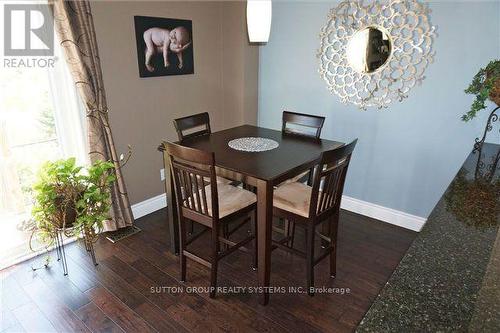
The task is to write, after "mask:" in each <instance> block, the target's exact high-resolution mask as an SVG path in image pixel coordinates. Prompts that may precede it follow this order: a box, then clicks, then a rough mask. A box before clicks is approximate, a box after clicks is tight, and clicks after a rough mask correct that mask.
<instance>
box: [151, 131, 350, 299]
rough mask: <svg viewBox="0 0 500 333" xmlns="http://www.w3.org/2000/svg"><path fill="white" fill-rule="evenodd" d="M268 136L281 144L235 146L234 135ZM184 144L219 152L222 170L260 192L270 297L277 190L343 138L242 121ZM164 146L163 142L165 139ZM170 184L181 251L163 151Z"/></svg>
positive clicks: (174, 242)
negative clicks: (263, 147)
mask: <svg viewBox="0 0 500 333" xmlns="http://www.w3.org/2000/svg"><path fill="white" fill-rule="evenodd" d="M247 137H251V138H266V139H271V140H274V141H275V142H277V143H278V146H277V147H276V148H274V149H271V150H267V151H260V152H249V151H241V150H236V149H233V148H231V147H229V145H228V143H229V141H231V140H233V139H238V138H247ZM177 144H180V145H182V146H185V147H190V148H195V149H199V150H202V151H206V152H214V154H215V166H216V173H217V175H218V176H221V177H224V178H228V179H231V180H234V181H240V182H243V183H245V184H247V185H250V186H252V187H254V188H255V192H256V194H257V234H256V237H257V251H258V254H257V275H258V287H259V291H260V296H259V303H260V304H263V305H266V304H267V303H268V302H269V288H270V273H271V251H272V238H271V236H272V222H273V190H274V187H275V186H277V185H279V184H280V183H282V182H283V181H285V180H287V179H290V178H292V177H295V176H297V175H299V174H301V173H302V172H304V171H305V170H308V169H310V168H312V167H314V165H315V163H317V159H318V158H319V157H320V155H321V153H322V152H324V151H328V150H331V149H335V148H337V147H340V146H342V145H344V143H343V142H338V141H332V140H325V139H316V138H312V137H311V138H310V137H306V136H298V135H293V134H287V133H283V132H281V131H277V130H273V129H268V128H263V127H257V126H252V125H242V126H237V127H233V128H229V129H225V130H221V131H217V132H213V133H210V134H206V135H201V136H196V137H192V138H188V139H185V140H182V141H181V142H177ZM160 150H162V149H161V145H160ZM163 157H164V165H165V173H166V176H165V190H166V193H167V211H168V217H167V222H168V224H169V230H170V244H171V251H172V252H173V253H176V254H177V253H178V251H179V232H178V218H177V211H176V204H175V203H176V201H175V200H176V199H175V191H174V188H173V181H172V177H171V174H170V168H169V165H170V161H169V156H168V154H167V153H166V152H165V151H163Z"/></svg>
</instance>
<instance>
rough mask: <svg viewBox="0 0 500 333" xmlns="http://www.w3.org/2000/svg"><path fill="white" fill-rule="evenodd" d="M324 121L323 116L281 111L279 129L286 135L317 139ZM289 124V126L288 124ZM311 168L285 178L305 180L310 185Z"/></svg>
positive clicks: (295, 180)
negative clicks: (281, 119)
mask: <svg viewBox="0 0 500 333" xmlns="http://www.w3.org/2000/svg"><path fill="white" fill-rule="evenodd" d="M324 123H325V117H321V116H314V115H309V114H304V113H296V112H290V111H283V121H282V125H281V131H282V132H283V133H285V134H286V135H296V136H301V137H309V138H313V139H316V140H318V139H319V138H320V136H321V130H322V129H323V124H324ZM290 125H291V126H290ZM310 171H312V170H308V171H304V172H303V173H301V174H299V175H297V176H295V177H294V178H291V179H289V180H287V181H286V182H285V183H287V182H298V181H300V182H305V181H307V182H308V183H309V185H310V183H311V179H310V178H311V175H312V172H310Z"/></svg>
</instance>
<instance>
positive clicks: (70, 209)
mask: <svg viewBox="0 0 500 333" xmlns="http://www.w3.org/2000/svg"><path fill="white" fill-rule="evenodd" d="M55 204H56V207H58V212H57V218H56V219H55V221H54V226H55V227H56V228H59V229H69V228H72V227H73V225H74V224H75V221H76V208H75V203H74V202H71V203H68V204H67V205H66V206H65V207H64V208H63V207H62V206H63V198H62V197H58V198H56V199H55Z"/></svg>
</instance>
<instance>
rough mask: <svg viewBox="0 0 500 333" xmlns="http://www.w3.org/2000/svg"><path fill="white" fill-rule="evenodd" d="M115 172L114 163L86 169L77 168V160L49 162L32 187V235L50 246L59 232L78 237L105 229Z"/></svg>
mask: <svg viewBox="0 0 500 333" xmlns="http://www.w3.org/2000/svg"><path fill="white" fill-rule="evenodd" d="M113 171H114V165H113V163H111V162H105V161H96V162H94V163H93V164H92V165H90V166H88V167H86V168H83V167H81V166H78V165H76V161H75V159H74V158H69V159H66V160H58V161H49V162H46V163H45V164H44V165H43V166H42V167H41V169H40V170H39V173H38V179H37V181H36V183H35V185H34V186H33V192H34V199H35V203H34V206H33V210H32V216H33V220H34V224H35V225H34V228H33V232H34V233H35V234H37V236H38V238H39V239H40V240H42V241H43V242H44V243H45V244H47V245H48V246H50V245H51V244H52V242H53V239H54V235H55V232H56V230H57V229H64V230H69V232H70V233H71V235H73V236H77V237H78V236H81V235H83V234H85V233H86V232H88V231H89V230H95V229H97V230H99V229H102V223H103V221H104V220H106V219H108V218H109V215H108V214H109V210H110V208H111V194H110V185H111V184H112V183H113V182H114V181H115V179H116V178H115V175H114V172H113ZM66 234H68V233H66Z"/></svg>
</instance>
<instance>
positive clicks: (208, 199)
mask: <svg viewBox="0 0 500 333" xmlns="http://www.w3.org/2000/svg"><path fill="white" fill-rule="evenodd" d="M166 152H167V154H169V157H170V170H171V173H172V176H173V180H174V185H175V186H174V187H175V194H176V198H177V200H176V201H177V211H178V214H179V234H180V236H179V246H180V248H179V257H180V266H181V281H186V258H189V259H192V260H194V261H196V262H198V263H200V264H202V265H204V266H206V267H208V268H210V271H211V274H210V286H211V291H210V297H215V292H216V287H217V266H218V262H219V260H221V259H222V258H224V257H225V256H227V255H229V254H230V253H232V252H234V251H235V250H237V249H239V248H242V247H243V246H244V245H245V244H247V243H248V242H250V241H251V240H252V239H254V238H255V232H256V228H257V227H256V226H257V225H256V221H257V219H256V216H255V215H254V225H253V228H252V229H253V230H254V232H253V233H252V234H250V235H249V236H247V237H246V238H245V239H243V240H242V241H239V242H237V243H235V242H234V241H232V240H229V235H231V234H233V233H234V232H235V231H236V230H237V229H239V228H240V227H242V226H244V225H246V224H247V222H248V221H249V220H251V218H250V217H249V216H250V214H251V213H252V212H253V213H254V214H255V213H256V202H257V198H256V196H255V194H254V193H252V192H249V191H246V190H244V189H241V188H238V187H235V186H231V185H227V184H220V183H217V182H216V181H215V179H216V175H215V156H214V153H207V152H204V151H200V150H197V149H192V148H187V147H183V146H180V145H177V144H173V143H166ZM206 179H209V180H210V183H207V181H206ZM240 217H245V219H244V220H243V221H242V222H241V223H239V224H238V225H237V226H236V227H235V228H234V229H233V230H231V231H229V232H228V234H227V236H226V237H222V236H220V235H221V230H220V229H222V228H224V226H225V225H226V224H228V223H229V222H230V221H231V220H235V219H238V218H240ZM187 221H195V222H197V223H199V224H201V225H203V226H204V227H205V228H204V230H202V231H201V232H199V233H198V234H196V235H193V236H192V237H191V238H190V239H187V235H186V227H185V223H186V222H187ZM208 230H211V233H212V235H211V244H212V248H211V250H210V254H211V256H210V258H203V257H201V256H198V255H196V254H194V253H193V252H190V251H189V250H188V249H187V246H188V245H189V244H191V243H192V242H193V241H194V240H196V239H197V238H198V237H200V236H201V235H202V234H203V233H204V232H206V231H208ZM222 235H224V233H222ZM220 243H223V244H224V245H225V246H227V248H225V249H224V250H223V251H221V248H220ZM256 251H257V244H255V250H254V265H255V267H256V260H257V259H256V258H257V257H256Z"/></svg>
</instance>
